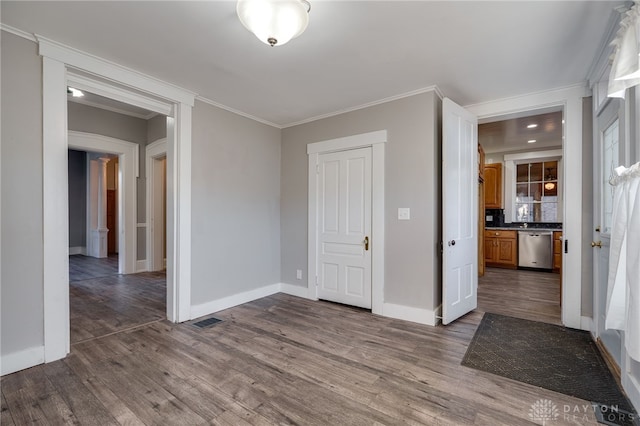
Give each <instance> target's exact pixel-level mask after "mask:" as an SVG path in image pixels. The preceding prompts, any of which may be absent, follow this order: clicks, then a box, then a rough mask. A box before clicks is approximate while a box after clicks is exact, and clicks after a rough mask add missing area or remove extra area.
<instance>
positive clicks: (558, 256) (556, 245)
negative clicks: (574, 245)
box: [553, 231, 562, 272]
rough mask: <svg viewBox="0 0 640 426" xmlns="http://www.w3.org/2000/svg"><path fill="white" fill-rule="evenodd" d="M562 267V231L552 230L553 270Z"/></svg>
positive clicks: (557, 270) (555, 270)
mask: <svg viewBox="0 0 640 426" xmlns="http://www.w3.org/2000/svg"><path fill="white" fill-rule="evenodd" d="M561 269H562V232H560V231H554V232H553V272H560V270H561Z"/></svg>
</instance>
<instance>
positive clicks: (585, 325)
mask: <svg viewBox="0 0 640 426" xmlns="http://www.w3.org/2000/svg"><path fill="white" fill-rule="evenodd" d="M593 325H594V322H593V318H591V317H584V316H583V317H580V330H584V331H590V332H591V333H592V334H593V333H595V329H594V328H593Z"/></svg>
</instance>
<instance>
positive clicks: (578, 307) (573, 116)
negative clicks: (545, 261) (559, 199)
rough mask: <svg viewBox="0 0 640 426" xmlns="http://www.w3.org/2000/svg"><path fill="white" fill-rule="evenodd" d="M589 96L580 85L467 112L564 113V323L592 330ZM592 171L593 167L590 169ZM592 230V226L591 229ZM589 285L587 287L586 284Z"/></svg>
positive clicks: (485, 115) (480, 116) (489, 115)
mask: <svg viewBox="0 0 640 426" xmlns="http://www.w3.org/2000/svg"><path fill="white" fill-rule="evenodd" d="M585 96H589V92H588V89H587V88H586V87H585V86H584V85H582V84H580V85H575V86H570V87H567V88H563V89H558V90H550V91H546V92H541V93H534V94H528V95H523V96H519V97H514V98H507V99H499V100H496V101H490V102H486V103H482V104H475V105H468V106H465V108H466V109H468V110H469V111H471V112H473V113H474V114H476V115H477V116H478V120H483V119H490V118H495V117H503V116H509V115H514V114H521V113H523V112H527V111H535V110H544V109H546V108H558V107H561V108H562V110H563V118H564V120H565V124H564V132H563V134H564V143H563V144H562V153H563V155H562V158H563V163H564V179H563V181H564V182H565V185H564V187H565V189H564V191H565V192H564V206H563V229H562V234H563V239H566V240H568V241H569V245H568V247H569V250H568V253H565V251H564V250H563V253H562V263H563V267H562V272H561V273H562V282H563V286H562V295H561V297H562V323H563V324H564V325H565V326H567V327H571V328H577V329H581V330H590V329H591V326H592V319H591V318H590V317H588V316H584V317H583V316H582V286H583V281H587V282H588V281H589V280H592V279H593V277H592V276H591V273H589V274H586V273H584V271H583V268H582V252H583V251H584V250H587V247H588V249H589V250H591V247H590V246H589V245H588V244H587V246H585V244H586V238H585V237H584V235H583V232H582V229H583V227H584V226H585V224H587V225H589V224H588V223H586V222H587V221H588V220H589V218H587V217H586V216H585V215H583V213H582V205H583V202H582V201H583V200H582V198H583V197H582V179H583V170H582V169H583V164H582V150H583V149H591V148H590V147H587V148H584V147H583V146H582V139H583V137H582V136H583V135H582V132H583V129H582V98H583V97H585ZM588 167H591V166H588ZM589 226H590V225H589ZM585 285H587V284H585Z"/></svg>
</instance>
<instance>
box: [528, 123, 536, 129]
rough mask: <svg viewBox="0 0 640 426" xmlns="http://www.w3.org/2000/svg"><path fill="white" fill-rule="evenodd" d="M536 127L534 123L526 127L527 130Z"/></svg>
mask: <svg viewBox="0 0 640 426" xmlns="http://www.w3.org/2000/svg"><path fill="white" fill-rule="evenodd" d="M536 127H538V125H537V124H535V123H533V124H529V125H528V126H527V129H535V128H536Z"/></svg>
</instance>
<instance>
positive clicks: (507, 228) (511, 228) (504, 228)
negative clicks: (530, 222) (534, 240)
mask: <svg viewBox="0 0 640 426" xmlns="http://www.w3.org/2000/svg"><path fill="white" fill-rule="evenodd" d="M484 229H485V230H487V231H559V232H562V228H521V227H519V226H518V227H515V226H496V227H493V226H486V227H485V228H484Z"/></svg>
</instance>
